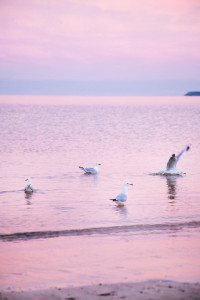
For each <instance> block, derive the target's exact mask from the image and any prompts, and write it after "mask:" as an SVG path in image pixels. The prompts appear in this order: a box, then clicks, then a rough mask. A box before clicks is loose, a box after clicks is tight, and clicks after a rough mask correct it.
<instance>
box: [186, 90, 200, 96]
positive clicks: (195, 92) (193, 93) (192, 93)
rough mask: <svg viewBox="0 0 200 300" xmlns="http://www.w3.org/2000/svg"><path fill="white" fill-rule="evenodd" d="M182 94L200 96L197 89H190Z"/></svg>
mask: <svg viewBox="0 0 200 300" xmlns="http://www.w3.org/2000/svg"><path fill="white" fill-rule="evenodd" d="M184 96H200V92H199V91H191V92H188V93H186V94H185V95H184Z"/></svg>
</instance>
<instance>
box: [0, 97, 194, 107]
mask: <svg viewBox="0 0 200 300" xmlns="http://www.w3.org/2000/svg"><path fill="white" fill-rule="evenodd" d="M198 98H199V97H188V96H187V97H185V96H174V97H172V96H163V97H160V96H149V97H144V96H137V97H136V96H126V97H124V96H38V95H37V96H34V95H0V104H24V105H30V104H36V105H42V104H43V105H138V104H140V105H146V104H159V105H161V104H173V105H174V104H177V105H178V104H180V105H184V104H197V103H198V102H199V101H198Z"/></svg>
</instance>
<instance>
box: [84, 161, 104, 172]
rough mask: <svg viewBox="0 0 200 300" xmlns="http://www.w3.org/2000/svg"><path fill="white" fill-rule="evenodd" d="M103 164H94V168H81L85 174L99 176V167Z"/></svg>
mask: <svg viewBox="0 0 200 300" xmlns="http://www.w3.org/2000/svg"><path fill="white" fill-rule="evenodd" d="M100 165H101V164H99V163H98V162H96V163H95V164H94V168H84V167H79V168H80V169H81V170H83V171H84V172H85V173H87V174H97V173H99V166H100Z"/></svg>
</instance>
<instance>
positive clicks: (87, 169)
mask: <svg viewBox="0 0 200 300" xmlns="http://www.w3.org/2000/svg"><path fill="white" fill-rule="evenodd" d="M84 171H85V172H86V173H96V172H97V171H96V170H95V169H94V168H84Z"/></svg>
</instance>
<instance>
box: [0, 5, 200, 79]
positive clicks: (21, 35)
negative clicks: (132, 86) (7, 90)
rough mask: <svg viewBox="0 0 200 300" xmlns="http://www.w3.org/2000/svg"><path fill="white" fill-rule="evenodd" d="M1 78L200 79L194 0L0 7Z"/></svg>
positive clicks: (199, 18) (199, 29)
mask: <svg viewBox="0 0 200 300" xmlns="http://www.w3.org/2000/svg"><path fill="white" fill-rule="evenodd" d="M0 27H1V31H0V38H1V43H0V79H57V80H60V79H61V80H76V79H77V80H87V79H88V80H91V79H94V80H107V79H109V80H134V79H137V80H140V79H180V80H199V78H200V1H199V0H163V1H158V0H140V1H138V0H123V1H122V0H109V1H108V0H84V1H83V0H60V1H57V0H29V1H26V0H7V1H4V0H0Z"/></svg>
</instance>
